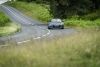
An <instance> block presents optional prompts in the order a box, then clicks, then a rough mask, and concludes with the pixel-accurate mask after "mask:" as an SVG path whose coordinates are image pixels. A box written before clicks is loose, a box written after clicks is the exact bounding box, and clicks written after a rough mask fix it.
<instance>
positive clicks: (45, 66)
mask: <svg viewBox="0 0 100 67" xmlns="http://www.w3.org/2000/svg"><path fill="white" fill-rule="evenodd" d="M30 39H31V41H29V42H27V43H22V44H16V43H15V42H13V41H11V39H10V40H9V43H10V46H7V47H1V48H0V67H100V30H98V29H97V30H84V32H80V33H76V34H71V35H67V36H64V37H63V36H62V37H61V36H56V37H54V38H52V39H50V38H43V39H40V40H33V39H32V38H30Z"/></svg>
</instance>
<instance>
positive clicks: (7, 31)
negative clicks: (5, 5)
mask: <svg viewBox="0 0 100 67" xmlns="http://www.w3.org/2000/svg"><path fill="white" fill-rule="evenodd" d="M19 30H20V26H19V25H18V24H14V23H13V22H11V21H10V18H9V17H7V16H5V14H4V13H3V12H1V11H0V37H1V36H7V35H11V34H14V33H16V32H18V31H19Z"/></svg>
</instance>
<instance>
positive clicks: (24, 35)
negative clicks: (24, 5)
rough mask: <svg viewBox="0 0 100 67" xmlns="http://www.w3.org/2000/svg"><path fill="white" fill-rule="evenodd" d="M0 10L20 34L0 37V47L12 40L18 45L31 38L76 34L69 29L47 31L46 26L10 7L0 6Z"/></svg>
mask: <svg viewBox="0 0 100 67" xmlns="http://www.w3.org/2000/svg"><path fill="white" fill-rule="evenodd" d="M0 10H1V11H3V12H4V13H5V15H7V16H8V17H10V19H11V21H13V22H14V23H16V24H19V25H20V26H21V30H20V32H18V33H15V34H13V35H10V36H7V37H0V45H3V44H5V43H7V44H9V43H8V41H7V40H9V39H10V40H11V39H12V40H14V41H15V42H16V43H17V44H20V43H24V42H28V41H30V38H33V39H34V40H35V39H40V38H44V37H54V36H57V35H68V34H71V33H74V32H76V30H74V29H69V28H65V29H63V30H62V29H53V30H48V29H47V24H44V23H42V22H38V21H36V20H34V19H32V18H30V17H28V16H27V15H25V14H23V13H22V12H20V11H18V10H17V9H15V8H13V7H10V6H6V5H0Z"/></svg>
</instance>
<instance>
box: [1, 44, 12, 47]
mask: <svg viewBox="0 0 100 67" xmlns="http://www.w3.org/2000/svg"><path fill="white" fill-rule="evenodd" d="M9 45H10V44H6V45H0V47H5V46H9Z"/></svg>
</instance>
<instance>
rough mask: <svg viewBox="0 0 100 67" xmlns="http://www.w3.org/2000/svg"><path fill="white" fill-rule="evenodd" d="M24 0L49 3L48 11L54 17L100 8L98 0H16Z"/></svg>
mask: <svg viewBox="0 0 100 67" xmlns="http://www.w3.org/2000/svg"><path fill="white" fill-rule="evenodd" d="M17 1H25V2H28V3H30V2H36V3H45V4H47V5H50V13H51V14H52V15H53V17H56V18H58V17H59V18H66V17H69V16H73V15H79V16H83V15H86V14H88V13H91V12H93V11H95V10H98V9H100V0H17Z"/></svg>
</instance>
